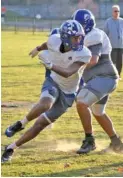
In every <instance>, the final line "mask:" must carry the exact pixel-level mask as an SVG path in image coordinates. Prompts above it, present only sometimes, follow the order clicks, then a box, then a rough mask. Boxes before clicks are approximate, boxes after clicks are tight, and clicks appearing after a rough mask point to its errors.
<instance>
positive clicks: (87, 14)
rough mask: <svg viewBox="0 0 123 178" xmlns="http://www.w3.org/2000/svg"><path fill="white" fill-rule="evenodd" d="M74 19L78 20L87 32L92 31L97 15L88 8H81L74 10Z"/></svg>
mask: <svg viewBox="0 0 123 178" xmlns="http://www.w3.org/2000/svg"><path fill="white" fill-rule="evenodd" d="M72 19H73V20H77V21H78V22H79V23H80V24H81V25H82V26H83V28H84V31H85V34H87V33H88V32H90V31H91V30H92V29H93V27H95V25H96V23H95V17H94V15H93V14H92V12H91V11H89V10H86V9H79V10H77V11H75V12H74V14H73V16H72Z"/></svg>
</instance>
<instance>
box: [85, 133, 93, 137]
mask: <svg viewBox="0 0 123 178" xmlns="http://www.w3.org/2000/svg"><path fill="white" fill-rule="evenodd" d="M87 137H93V134H92V133H86V134H85V138H87Z"/></svg>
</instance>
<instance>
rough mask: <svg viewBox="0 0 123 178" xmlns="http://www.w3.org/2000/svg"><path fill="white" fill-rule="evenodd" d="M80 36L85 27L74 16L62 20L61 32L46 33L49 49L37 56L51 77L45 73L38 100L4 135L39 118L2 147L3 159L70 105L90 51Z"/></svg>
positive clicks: (18, 129) (10, 133)
mask: <svg viewBox="0 0 123 178" xmlns="http://www.w3.org/2000/svg"><path fill="white" fill-rule="evenodd" d="M83 40H84V30H83V28H82V26H81V24H80V23H78V22H77V21H75V20H68V21H66V22H64V23H63V24H62V25H61V27H60V34H55V35H51V36H49V38H48V42H47V47H48V50H44V51H43V52H42V53H40V54H39V59H40V60H41V62H42V63H43V65H44V66H45V67H46V68H47V69H49V70H51V74H50V77H46V79H45V81H44V84H43V87H42V93H41V97H40V100H39V102H38V103H37V104H36V105H35V106H34V107H33V108H32V109H31V111H30V112H29V113H28V114H27V116H26V117H25V118H24V119H23V120H21V121H17V122H16V123H15V124H13V125H12V126H10V127H9V128H8V129H7V130H6V135H7V136H9V137H11V136H13V135H14V134H15V133H17V132H18V131H20V130H22V129H23V128H24V127H25V124H27V123H28V122H29V121H31V120H33V119H35V118H38V119H37V120H36V122H35V123H34V125H33V126H32V127H31V128H30V129H29V130H28V131H26V132H25V134H24V135H23V136H21V137H20V138H19V139H18V140H17V141H16V142H13V143H12V144H10V145H8V146H7V147H6V148H5V150H4V153H3V154H2V162H6V161H8V160H10V159H11V157H12V155H13V153H14V150H15V149H16V148H18V147H20V146H21V145H23V144H24V143H26V142H28V141H30V140H32V139H33V138H35V137H36V136H37V135H38V134H39V133H40V132H41V131H42V130H43V129H44V128H45V127H46V126H47V125H49V124H51V123H53V122H55V121H56V120H57V119H58V118H59V117H60V116H61V115H62V114H63V113H65V112H66V110H67V108H69V107H71V106H72V104H73V102H74V99H75V96H76V92H77V91H78V88H79V82H80V79H81V75H82V72H83V70H84V68H85V66H86V65H87V64H88V63H89V61H90V58H91V52H90V50H89V49H88V48H86V47H85V46H83Z"/></svg>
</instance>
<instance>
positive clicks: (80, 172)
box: [34, 162, 123, 177]
mask: <svg viewBox="0 0 123 178" xmlns="http://www.w3.org/2000/svg"><path fill="white" fill-rule="evenodd" d="M121 166H122V167H123V162H122V163H114V164H106V165H104V166H102V165H101V166H99V167H97V166H96V167H91V168H90V169H89V168H84V169H74V170H73V169H72V170H65V169H69V168H65V169H64V171H63V172H57V173H51V174H42V175H41V176H42V177H48V176H50V177H71V176H82V177H85V176H86V177H92V176H96V175H97V176H113V177H115V176H119V177H122V176H123V172H119V167H121ZM112 167H113V168H112ZM111 168H112V170H113V169H115V170H116V171H117V173H109V174H108V170H109V169H111ZM34 176H35V177H36V175H34ZM38 176H39V175H38Z"/></svg>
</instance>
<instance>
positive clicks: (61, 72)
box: [51, 62, 85, 78]
mask: <svg viewBox="0 0 123 178" xmlns="http://www.w3.org/2000/svg"><path fill="white" fill-rule="evenodd" d="M84 64H85V63H84V62H75V63H73V64H72V65H70V66H69V67H68V68H66V69H65V68H63V67H60V66H57V65H54V64H53V65H52V68H51V70H52V71H54V72H56V73H57V74H59V75H61V76H62V77H64V78H68V77H70V76H71V75H73V74H74V73H76V72H77V71H78V70H79V68H80V67H81V66H83V65H84Z"/></svg>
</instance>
